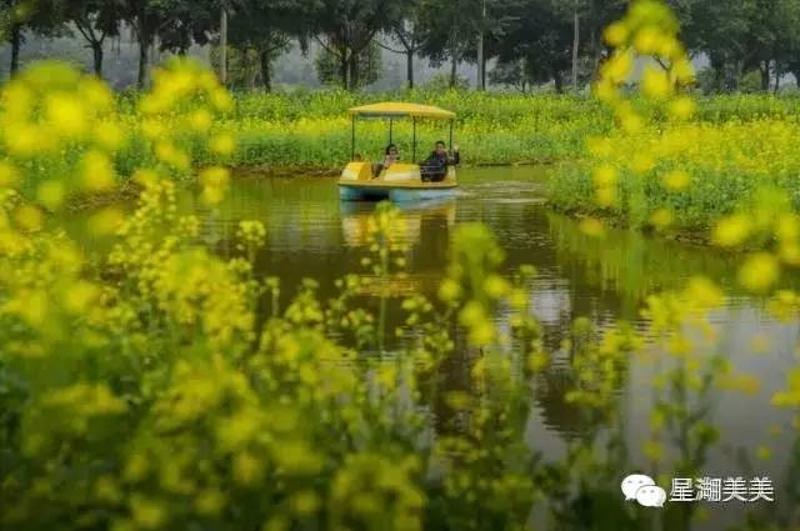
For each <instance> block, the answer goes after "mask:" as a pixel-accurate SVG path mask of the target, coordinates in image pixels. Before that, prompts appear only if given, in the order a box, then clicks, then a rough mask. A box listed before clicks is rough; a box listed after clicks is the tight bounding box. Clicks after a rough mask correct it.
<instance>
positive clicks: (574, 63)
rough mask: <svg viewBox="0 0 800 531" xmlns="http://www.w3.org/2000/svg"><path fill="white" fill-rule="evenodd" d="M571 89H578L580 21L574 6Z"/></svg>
mask: <svg viewBox="0 0 800 531" xmlns="http://www.w3.org/2000/svg"><path fill="white" fill-rule="evenodd" d="M572 31H573V36H572V90H573V91H575V92H577V91H578V47H579V46H580V44H581V22H580V18H578V8H577V6H576V7H575V12H574V16H573V25H572Z"/></svg>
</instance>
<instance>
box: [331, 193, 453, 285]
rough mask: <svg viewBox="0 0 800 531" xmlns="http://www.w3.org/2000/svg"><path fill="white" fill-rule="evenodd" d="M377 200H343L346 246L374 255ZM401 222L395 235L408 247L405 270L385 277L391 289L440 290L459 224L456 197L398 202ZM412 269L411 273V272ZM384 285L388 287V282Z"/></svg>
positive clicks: (341, 214)
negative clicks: (372, 227) (372, 232)
mask: <svg viewBox="0 0 800 531" xmlns="http://www.w3.org/2000/svg"><path fill="white" fill-rule="evenodd" d="M375 206H376V205H375V203H364V202H347V201H341V202H340V203H339V212H340V218H341V223H342V235H343V240H344V245H345V246H346V247H348V248H350V249H352V250H353V251H354V252H356V253H357V254H358V255H360V256H367V255H368V254H370V252H369V246H370V245H371V242H370V223H371V219H372V216H373V215H374V214H375ZM398 210H399V212H400V216H399V222H398V223H397V225H396V228H395V231H396V232H395V233H394V234H393V236H394V237H395V238H396V241H397V242H398V243H400V244H401V245H403V246H404V247H405V258H406V264H407V265H406V267H405V268H404V272H402V273H397V274H393V275H392V276H391V278H389V279H384V282H387V281H388V282H389V284H390V286H388V290H387V291H388V292H389V293H391V294H392V295H393V296H397V297H400V296H405V295H410V294H411V293H413V292H415V291H418V292H422V293H424V294H426V295H431V294H433V293H435V292H436V289H437V287H438V285H439V283H440V282H441V277H442V275H443V274H444V269H445V265H446V264H447V249H448V245H449V239H450V236H451V235H452V229H453V227H454V226H455V224H456V200H455V199H454V198H449V199H441V200H436V201H424V202H415V203H407V204H405V205H398ZM407 272H411V273H407ZM383 287H384V288H387V286H386V285H385V284H384V285H383Z"/></svg>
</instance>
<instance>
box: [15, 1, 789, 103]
mask: <svg viewBox="0 0 800 531" xmlns="http://www.w3.org/2000/svg"><path fill="white" fill-rule="evenodd" d="M668 3H669V4H671V5H672V7H673V8H674V9H675V11H676V13H677V14H678V17H679V19H680V21H681V38H682V40H683V42H684V43H685V44H686V46H687V48H688V50H689V52H690V54H691V55H693V56H700V55H702V56H704V57H706V58H707V60H708V62H709V64H710V67H709V69H708V75H707V76H706V78H707V79H706V84H707V85H708V86H709V87H710V88H711V89H713V90H716V91H726V90H737V89H738V88H739V86H740V83H741V81H742V79H743V78H745V76H747V75H751V76H752V75H753V73H756V75H757V76H758V78H759V84H760V88H761V89H762V90H771V89H773V90H777V89H778V88H779V85H780V80H781V79H782V77H783V76H784V75H785V74H787V73H791V74H794V75H795V77H796V79H798V80H800V36H798V32H797V31H795V30H796V28H798V27H800V0H669V1H668ZM627 4H628V1H627V0H0V31H2V36H3V38H4V40H6V41H7V42H8V45H9V46H10V47H11V54H10V57H11V60H10V61H11V64H10V67H9V68H10V72H11V73H12V74H13V73H14V72H16V70H17V69H18V68H19V50H20V49H21V47H22V46H23V45H24V38H25V35H26V34H30V33H36V34H41V35H45V36H48V35H64V34H67V33H71V34H73V35H74V36H75V37H76V38H79V39H81V40H83V41H84V42H85V46H86V48H87V50H88V51H89V52H90V53H91V54H92V57H93V65H94V71H95V72H96V73H97V74H98V75H102V72H103V59H104V57H103V53H104V44H105V42H106V41H107V40H108V39H111V38H115V37H118V36H119V35H120V32H122V31H123V30H124V29H125V28H127V29H129V30H130V31H132V32H133V34H134V35H135V38H136V41H137V44H138V49H139V60H138V64H139V66H138V76H137V77H138V84H139V86H140V87H142V86H144V85H146V84H147V81H148V79H147V77H148V72H149V67H150V65H149V64H148V61H149V57H150V54H149V52H150V51H151V50H152V49H157V50H159V51H162V52H170V53H175V54H185V53H186V52H187V50H188V49H189V47H190V46H192V45H193V44H198V45H206V44H213V45H215V52H214V61H215V64H216V65H217V67H218V68H219V70H220V74H221V76H222V77H223V78H226V77H227V71H228V66H229V61H230V58H231V57H232V56H235V57H236V58H237V62H242V61H245V62H248V64H251V65H254V66H255V68H254V69H253V72H254V73H253V75H252V77H253V79H256V78H257V79H258V83H260V84H261V86H263V88H264V89H265V90H270V88H271V79H272V75H271V71H272V64H273V62H274V60H275V59H276V58H277V57H279V56H280V55H281V54H282V53H284V52H285V51H286V50H287V49H288V48H289V46H291V45H292V43H298V44H299V46H300V47H301V49H303V50H308V48H309V46H310V43H312V42H313V43H316V44H317V45H318V48H319V49H321V50H322V54H321V56H320V57H318V59H317V63H316V66H317V70H318V73H319V76H320V78H321V79H323V80H325V81H328V82H335V83H336V84H338V85H339V86H341V87H343V88H345V89H348V90H353V89H357V88H359V87H362V86H364V85H366V84H369V83H370V82H372V81H374V80H375V75H376V74H375V67H376V62H377V60H376V57H379V55H380V48H383V49H386V50H389V51H391V52H395V53H398V54H402V55H403V56H405V60H406V63H407V68H406V78H407V79H406V82H407V86H408V87H409V88H413V87H414V84H415V79H414V61H415V60H416V59H418V58H423V59H425V60H427V61H429V62H430V63H431V64H433V65H437V66H440V65H448V66H449V84H450V86H455V85H457V83H458V81H459V80H458V79H457V69H458V66H459V64H461V63H464V62H468V63H472V64H475V65H477V67H478V68H477V79H476V83H475V84H476V86H477V87H478V88H479V89H484V88H485V87H486V84H487V80H488V81H489V82H492V83H495V84H502V85H506V86H513V87H517V88H518V89H520V90H522V91H526V90H528V89H529V88H530V87H533V86H535V85H538V84H542V83H551V82H552V83H553V84H554V86H555V88H556V90H558V91H563V90H567V89H570V88H574V89H577V88H579V87H582V86H585V84H586V83H587V82H589V81H590V80H591V77H592V76H593V74H594V72H596V70H597V66H598V64H599V63H600V62H601V61H602V60H603V59H604V57H606V56H607V54H608V52H609V50H608V49H607V47H606V46H605V45H604V43H603V38H602V34H603V28H604V27H606V26H607V25H608V24H609V23H610V22H612V21H613V20H615V19H617V18H619V17H620V16H621V15H622V14H623V12H624V10H625V9H626V8H627ZM490 61H491V62H492V64H493V65H494V68H493V69H492V71H491V72H489V73H487V68H486V66H487V63H489V62H490Z"/></svg>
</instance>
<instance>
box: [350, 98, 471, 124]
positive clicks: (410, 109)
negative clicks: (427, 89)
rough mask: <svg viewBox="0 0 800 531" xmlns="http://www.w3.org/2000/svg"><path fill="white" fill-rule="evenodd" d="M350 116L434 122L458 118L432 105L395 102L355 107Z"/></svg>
mask: <svg viewBox="0 0 800 531" xmlns="http://www.w3.org/2000/svg"><path fill="white" fill-rule="evenodd" d="M350 114H354V115H356V116H374V117H387V118H389V117H405V116H411V117H415V118H432V119H434V120H452V119H454V118H455V117H456V113H454V112H451V111H446V110H444V109H441V108H439V107H434V106H432V105H417V104H416V103H400V102H393V101H387V102H383V103H372V104H370V105H361V106H360V107H353V108H352V109H350Z"/></svg>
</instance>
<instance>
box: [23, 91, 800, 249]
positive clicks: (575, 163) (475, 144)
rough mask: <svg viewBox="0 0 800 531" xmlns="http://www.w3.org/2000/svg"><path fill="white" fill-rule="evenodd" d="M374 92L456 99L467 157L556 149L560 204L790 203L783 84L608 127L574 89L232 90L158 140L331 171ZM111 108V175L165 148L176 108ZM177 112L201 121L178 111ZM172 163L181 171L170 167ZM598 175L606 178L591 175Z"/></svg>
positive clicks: (540, 155) (797, 190)
mask: <svg viewBox="0 0 800 531" xmlns="http://www.w3.org/2000/svg"><path fill="white" fill-rule="evenodd" d="M380 100H405V101H418V102H421V103H426V104H432V105H438V106H441V107H444V108H448V109H451V110H453V111H455V112H456V113H457V115H458V121H457V124H456V128H455V136H454V140H455V142H457V143H458V144H459V145H460V147H461V152H462V154H463V155H464V158H465V160H466V161H467V163H468V164H469V165H472V166H484V165H491V166H502V165H517V164H553V163H559V166H558V169H557V171H556V172H555V174H554V176H553V178H552V179H550V181H549V183H548V186H547V192H546V193H547V196H548V199H549V201H550V203H551V205H552V206H553V208H555V209H557V210H559V211H563V212H567V213H570V214H573V215H575V214H577V215H581V216H592V217H597V218H603V219H605V220H608V222H609V223H613V224H615V225H624V226H630V227H633V228H637V229H642V230H658V231H659V232H660V233H662V234H663V235H665V236H667V237H671V238H674V239H685V240H689V241H692V242H697V241H702V242H706V243H707V242H708V241H709V239H710V229H711V227H713V225H714V222H715V221H716V220H717V219H719V218H720V217H722V216H726V215H730V214H732V213H735V212H739V211H742V210H752V209H753V208H755V207H754V206H753V202H754V201H757V200H758V197H759V193H760V192H759V191H761V190H764V189H765V188H776V189H777V190H778V191H779V192H781V193H782V194H783V195H784V196H786V197H789V198H790V200H789V205H788V208H789V209H792V210H798V207H799V206H800V199H799V198H800V184H798V183H797V182H796V181H797V179H795V178H794V176H796V175H800V155H797V154H796V150H795V149H794V139H796V138H797V137H798V136H799V135H800V125H798V123H800V111H798V109H800V105H797V104H798V103H800V98H797V97H795V96H781V97H774V96H761V95H752V96H750V95H748V96H744V95H737V96H717V97H712V98H699V99H698V100H697V101H698V104H697V108H696V111H695V113H694V115H693V117H692V118H691V119H690V120H689V121H687V122H685V123H683V124H673V123H668V122H665V121H664V120H663V119H661V120H658V119H657V120H654V121H653V123H651V124H649V125H648V126H647V127H642V128H641V129H639V130H637V131H636V132H628V133H621V132H620V131H619V130H618V129H617V128H616V127H615V125H614V123H613V119H612V117H611V115H610V113H609V112H608V110H607V109H606V108H605V107H604V106H603V105H602V104H601V103H599V102H597V101H596V100H594V99H591V98H583V97H576V96H559V95H541V94H540V95H516V94H492V93H485V94H481V93H459V92H444V93H430V92H424V91H414V92H409V93H396V94H369V95H367V94H351V93H342V92H337V91H332V92H299V93H293V94H291V95H286V94H240V95H235V96H234V98H233V99H232V100H231V102H232V103H231V105H230V108H229V110H228V111H226V112H223V113H222V114H221V115H220V116H219V117H218V119H216V120H215V121H214V122H208V124H207V125H206V126H207V127H208V129H209V134H210V136H211V137H212V139H213V141H212V142H210V143H208V144H197V143H195V142H194V141H193V140H191V139H189V140H186V141H185V142H183V141H182V140H181V139H180V138H177V139H174V145H173V146H166V147H168V148H173V147H174V148H176V149H180V150H183V151H185V152H186V153H188V154H189V155H190V157H191V160H192V162H193V163H194V164H198V165H200V166H203V165H211V164H221V165H224V166H226V167H229V168H233V169H234V171H235V173H236V174H237V175H240V176H245V177H252V176H270V177H289V176H294V175H298V174H303V175H313V176H325V177H327V176H331V177H333V176H335V175H337V174H338V172H339V171H340V168H341V165H342V163H343V161H346V160H349V158H350V156H351V121H350V119H349V118H348V117H347V115H346V110H347V109H348V108H349V107H351V106H354V105H359V104H363V103H369V102H374V101H380ZM634 103H635V104H636V105H640V104H641V105H646V104H645V103H644V102H634ZM116 112H117V113H118V115H119V121H120V123H122V124H124V125H125V128H126V132H127V133H128V135H129V136H128V138H127V140H126V142H125V144H124V146H123V147H122V148H121V149H120V150H119V151H118V152H117V154H116V156H115V161H114V164H115V167H116V175H117V177H118V179H119V181H120V182H123V183H124V182H127V180H128V179H129V178H130V175H131V169H132V168H135V167H137V166H139V165H148V166H155V165H158V164H161V163H164V161H162V160H160V159H159V156H160V155H159V153H163V152H164V151H167V152H168V151H169V150H168V149H167V150H165V149H163V147H162V146H158V145H154V142H155V140H154V139H155V138H157V137H158V134H159V132H160V131H164V130H184V129H185V128H186V123H185V121H186V115H183V117H182V118H176V117H174V116H172V115H160V116H158V117H153V116H149V115H147V114H146V113H142V112H141V111H140V107H139V102H138V99H137V97H136V96H133V97H130V96H128V97H126V98H124V99H120V100H118V101H117V111H116ZM189 117H190V121H192V122H198V123H200V122H203V120H201V119H200V118H203V117H202V116H200V115H198V116H194V115H192V114H191V111H190V114H189ZM181 120H182V121H181ZM447 129H448V128H447V127H446V125H445V126H443V124H441V123H436V122H427V123H426V122H421V123H420V124H419V125H418V128H417V140H418V147H417V150H416V152H414V150H413V146H412V142H411V140H412V137H413V135H412V131H411V124H410V123H406V122H404V121H398V122H397V123H395V124H394V126H393V138H392V140H393V141H394V142H395V143H396V144H398V146H399V148H400V152H401V157H402V158H403V159H405V160H418V159H421V158H423V157H424V156H425V154H426V153H427V150H428V149H429V148H430V146H431V145H432V144H433V143H434V142H435V141H436V140H438V139H441V138H445V139H446V138H447V133H448V132H449V131H447ZM387 135H388V133H387V125H386V124H385V123H384V122H382V121H374V120H373V121H369V120H363V121H359V122H358V123H357V127H356V146H355V151H356V153H358V154H361V155H362V156H363V157H365V158H367V159H371V158H376V159H377V158H378V157H379V156H380V153H381V152H382V151H383V148H384V147H385V144H386V143H387V142H388V136H387ZM599 138H612V139H613V142H612V141H608V140H606V141H598V140H596V139H599ZM612 145H613V146H615V147H614V149H613V150H612V149H611V147H610V146H612ZM159 148H162V149H161V151H159ZM653 160H658V161H659V162H658V164H657V165H656V164H655V163H652V162H651V161H653ZM166 163H167V164H170V161H166ZM50 173H51V172H49V171H48V170H47V169H46V168H45V169H44V170H43V171H41V172H38V173H37V174H36V175H39V176H42V177H41V178H46V177H47V176H48V175H50ZM173 173H174V174H175V175H176V178H181V177H180V176H181V171H180V170H177V171H174V172H173ZM609 176H612V177H613V180H614V182H613V186H611V185H609V183H607V182H605V183H604V182H603V180H604V179H608V178H609ZM36 178H37V177H36V176H34V180H35V179H36ZM37 184H38V183H37V182H31V183H26V186H25V187H24V188H25V189H27V190H30V191H31V193H34V191H35V190H37ZM598 186H601V187H603V188H604V193H605V196H604V197H599V196H598ZM612 196H613V197H612Z"/></svg>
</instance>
